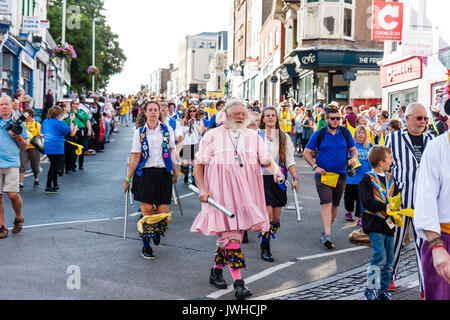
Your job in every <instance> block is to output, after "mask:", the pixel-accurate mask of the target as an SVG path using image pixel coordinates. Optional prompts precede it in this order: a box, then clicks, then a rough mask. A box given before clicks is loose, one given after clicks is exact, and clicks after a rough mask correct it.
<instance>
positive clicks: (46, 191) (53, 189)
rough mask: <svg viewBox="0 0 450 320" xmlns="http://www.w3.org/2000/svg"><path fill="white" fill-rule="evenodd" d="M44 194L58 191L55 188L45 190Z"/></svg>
mask: <svg viewBox="0 0 450 320" xmlns="http://www.w3.org/2000/svg"><path fill="white" fill-rule="evenodd" d="M45 193H47V194H53V193H59V190H56V188H45Z"/></svg>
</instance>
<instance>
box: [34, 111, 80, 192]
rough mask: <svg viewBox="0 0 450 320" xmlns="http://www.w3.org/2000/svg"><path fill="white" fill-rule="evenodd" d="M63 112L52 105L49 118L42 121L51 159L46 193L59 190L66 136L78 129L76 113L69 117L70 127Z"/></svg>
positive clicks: (47, 149)
mask: <svg viewBox="0 0 450 320" xmlns="http://www.w3.org/2000/svg"><path fill="white" fill-rule="evenodd" d="M62 113H63V110H62V108H61V107H57V106H54V107H51V108H50V110H48V118H47V119H46V120H44V122H43V123H42V128H41V132H42V133H43V134H44V152H45V154H46V155H47V157H48V159H49V160H50V168H49V169H48V175H47V187H46V188H45V193H58V192H59V185H58V168H59V167H60V166H61V164H62V162H63V161H64V141H65V136H66V135H69V134H70V133H73V132H74V131H75V130H76V127H75V125H74V120H75V115H74V114H71V115H70V117H69V118H68V119H69V123H70V127H69V126H68V125H67V124H65V123H64V121H62V120H61V119H60V117H61V115H62Z"/></svg>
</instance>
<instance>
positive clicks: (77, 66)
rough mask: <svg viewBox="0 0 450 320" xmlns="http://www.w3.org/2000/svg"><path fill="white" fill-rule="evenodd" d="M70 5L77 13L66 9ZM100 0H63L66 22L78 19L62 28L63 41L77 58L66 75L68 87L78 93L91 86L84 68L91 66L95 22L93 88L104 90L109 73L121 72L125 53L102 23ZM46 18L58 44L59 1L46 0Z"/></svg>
mask: <svg viewBox="0 0 450 320" xmlns="http://www.w3.org/2000/svg"><path fill="white" fill-rule="evenodd" d="M71 6H75V7H78V8H79V10H78V12H80V14H79V16H76V17H75V16H74V13H72V12H71V11H70V8H71ZM103 12H104V1H103V0H76V1H75V0H67V11H66V15H67V18H66V21H67V22H69V19H72V21H73V19H74V18H77V19H78V21H79V22H80V23H79V25H77V26H76V27H75V28H70V25H69V27H66V42H68V43H70V44H72V45H73V46H74V48H75V51H76V52H77V55H78V58H77V59H72V60H71V64H70V74H71V83H72V88H73V89H74V90H75V91H78V92H81V88H83V87H84V88H86V89H87V90H90V88H92V76H91V75H89V74H88V73H87V69H88V68H89V67H90V66H92V28H93V22H92V21H93V19H94V18H97V22H96V24H95V66H96V67H98V68H99V69H100V73H99V76H98V78H97V80H96V89H104V88H106V86H107V85H108V82H109V79H110V78H111V76H112V75H114V74H117V73H120V72H122V70H123V65H124V63H125V61H126V56H125V54H124V52H123V50H122V49H121V48H120V44H119V36H118V35H117V34H115V33H114V32H112V31H111V28H110V26H109V25H108V24H107V22H106V17H105V16H104V14H103ZM47 19H48V20H49V21H50V30H49V31H50V33H51V35H52V37H53V38H54V39H55V41H56V43H57V44H61V37H62V35H61V31H62V29H61V26H62V0H50V1H49V7H48V10H47Z"/></svg>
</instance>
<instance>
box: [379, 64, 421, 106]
mask: <svg viewBox="0 0 450 320" xmlns="http://www.w3.org/2000/svg"><path fill="white" fill-rule="evenodd" d="M422 71H423V63H422V58H421V57H412V58H409V59H404V60H401V61H397V62H395V63H391V64H385V65H383V66H381V70H380V81H381V87H382V90H383V109H386V110H388V111H389V112H392V111H393V110H395V108H396V107H397V106H398V104H400V105H406V106H407V105H408V104H410V103H412V102H417V101H419V99H420V96H419V92H420V85H421V83H420V79H421V78H422Z"/></svg>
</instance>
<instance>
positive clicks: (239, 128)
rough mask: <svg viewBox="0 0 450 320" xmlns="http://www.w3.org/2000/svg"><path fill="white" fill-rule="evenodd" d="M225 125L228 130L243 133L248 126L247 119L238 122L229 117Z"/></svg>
mask: <svg viewBox="0 0 450 320" xmlns="http://www.w3.org/2000/svg"><path fill="white" fill-rule="evenodd" d="M224 126H225V128H226V129H228V130H231V131H235V132H238V133H242V132H244V130H245V129H246V128H247V121H244V122H242V123H237V122H236V121H234V120H233V119H231V118H227V121H226V122H225V124H224Z"/></svg>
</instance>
